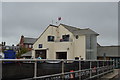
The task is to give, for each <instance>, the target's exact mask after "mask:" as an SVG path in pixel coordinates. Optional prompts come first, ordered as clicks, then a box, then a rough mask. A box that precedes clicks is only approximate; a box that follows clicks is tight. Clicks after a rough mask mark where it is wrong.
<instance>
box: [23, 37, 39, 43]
mask: <svg viewBox="0 0 120 80" xmlns="http://www.w3.org/2000/svg"><path fill="white" fill-rule="evenodd" d="M36 40H37V38H28V37H24V43H29V44H33V43H34V42H35V41H36Z"/></svg>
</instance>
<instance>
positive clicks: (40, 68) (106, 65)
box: [0, 59, 114, 80]
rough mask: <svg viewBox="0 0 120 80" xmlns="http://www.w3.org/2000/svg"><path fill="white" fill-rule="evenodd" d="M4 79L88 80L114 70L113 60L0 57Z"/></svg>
mask: <svg viewBox="0 0 120 80" xmlns="http://www.w3.org/2000/svg"><path fill="white" fill-rule="evenodd" d="M0 62H1V63H2V80H4V79H5V80H6V79H8V80H9V79H16V80H17V79H22V80H37V79H39V80H72V79H73V80H88V79H92V78H96V77H99V76H101V75H104V74H107V73H109V72H112V71H113V69H114V62H113V61H112V60H46V59H41V60H39V59H0Z"/></svg>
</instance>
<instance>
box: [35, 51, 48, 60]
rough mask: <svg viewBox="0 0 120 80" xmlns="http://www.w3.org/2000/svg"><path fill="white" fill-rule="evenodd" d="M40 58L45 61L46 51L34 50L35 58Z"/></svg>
mask: <svg viewBox="0 0 120 80" xmlns="http://www.w3.org/2000/svg"><path fill="white" fill-rule="evenodd" d="M38 56H41V58H42V59H46V56H47V55H46V50H35V58H38Z"/></svg>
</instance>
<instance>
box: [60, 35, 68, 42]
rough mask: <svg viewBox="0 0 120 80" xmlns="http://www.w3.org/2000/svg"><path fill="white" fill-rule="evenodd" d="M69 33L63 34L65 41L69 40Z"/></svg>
mask: <svg viewBox="0 0 120 80" xmlns="http://www.w3.org/2000/svg"><path fill="white" fill-rule="evenodd" d="M69 37H70V36H69V35H62V40H63V41H69Z"/></svg>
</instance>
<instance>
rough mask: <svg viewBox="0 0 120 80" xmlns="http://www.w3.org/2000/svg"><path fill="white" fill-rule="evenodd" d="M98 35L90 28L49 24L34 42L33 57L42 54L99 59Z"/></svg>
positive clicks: (57, 56) (53, 57)
mask: <svg viewBox="0 0 120 80" xmlns="http://www.w3.org/2000/svg"><path fill="white" fill-rule="evenodd" d="M97 36H98V34H97V33H96V32H94V31H93V30H91V29H89V28H87V29H80V28H75V27H72V26H68V25H64V24H60V25H58V26H55V25H49V26H48V27H47V28H46V30H45V31H44V32H43V33H42V34H41V35H40V37H39V38H38V39H37V41H36V42H35V43H34V44H33V50H32V57H33V58H36V57H37V56H38V55H41V57H42V58H43V59H75V58H76V57H81V58H82V59H84V60H86V59H97Z"/></svg>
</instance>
